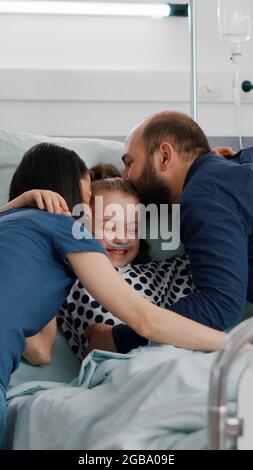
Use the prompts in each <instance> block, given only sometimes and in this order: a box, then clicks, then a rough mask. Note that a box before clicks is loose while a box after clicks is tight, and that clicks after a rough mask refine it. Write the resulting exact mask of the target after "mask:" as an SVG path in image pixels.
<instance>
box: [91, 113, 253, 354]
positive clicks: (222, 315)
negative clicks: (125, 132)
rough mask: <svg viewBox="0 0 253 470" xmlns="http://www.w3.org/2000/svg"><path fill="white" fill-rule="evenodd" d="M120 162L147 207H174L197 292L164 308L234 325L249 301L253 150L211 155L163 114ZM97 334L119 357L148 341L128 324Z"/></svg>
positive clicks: (191, 130) (201, 140) (201, 138)
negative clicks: (107, 339) (177, 207)
mask: <svg viewBox="0 0 253 470" xmlns="http://www.w3.org/2000/svg"><path fill="white" fill-rule="evenodd" d="M123 162H124V165H125V171H124V175H123V177H124V178H125V179H127V180H128V181H130V182H131V183H132V184H133V185H134V186H135V187H136V189H137V190H138V192H139V193H140V195H141V197H142V199H143V202H144V203H145V204H149V203H156V204H164V203H167V204H169V207H170V205H171V203H179V204H180V209H181V222H180V229H181V239H182V242H183V244H184V247H185V251H186V253H187V254H188V256H189V259H190V264H191V271H192V276H193V282H194V285H195V290H194V292H193V293H192V294H190V295H188V296H187V297H184V298H182V299H180V300H179V301H177V302H176V303H175V304H174V305H172V306H171V307H170V310H172V311H174V312H177V313H179V314H181V315H183V316H185V317H188V318H190V319H193V320H195V321H198V322H200V323H203V324H205V325H208V326H210V327H212V328H215V329H218V330H227V329H230V328H231V327H233V326H235V325H236V324H237V323H238V322H239V321H240V319H241V316H242V313H243V310H244V307H245V303H246V300H247V299H248V300H249V301H250V302H253V148H248V149H244V150H242V151H241V152H239V153H238V154H237V155H236V156H235V157H234V158H233V159H230V160H228V159H226V158H223V157H220V156H217V155H215V152H212V151H211V149H210V146H209V143H208V140H207V138H206V136H205V134H204V133H203V131H202V129H201V128H200V127H199V126H198V125H197V124H196V123H195V122H194V121H193V120H192V119H191V118H190V117H188V116H187V115H185V114H182V113H177V112H162V113H159V114H156V115H154V116H152V117H151V118H148V119H147V120H145V121H143V122H142V123H140V124H139V125H138V126H137V127H136V128H135V129H134V130H133V131H132V132H131V133H130V135H129V136H128V138H127V139H126V142H125V149H124V155H123ZM168 210H169V208H168ZM101 327H102V325H101ZM102 328H103V327H102ZM96 334H98V335H99V334H100V338H99V341H100V342H99V344H100V347H103V340H102V343H101V338H102V339H103V335H105V336H108V335H111V336H112V340H113V342H114V345H115V348H116V350H117V351H118V352H122V353H126V352H128V351H129V350H131V349H132V348H135V347H138V346H140V345H145V344H147V340H146V339H145V338H142V337H140V336H138V335H137V334H136V333H135V332H134V331H132V330H131V329H130V328H129V327H128V326H126V325H117V326H114V327H113V328H112V330H111V331H110V330H109V329H108V330H105V331H103V329H101V332H99V330H97V332H96ZM93 341H94V344H95V345H96V338H95V337H94V338H93ZM101 345H102V346H101Z"/></svg>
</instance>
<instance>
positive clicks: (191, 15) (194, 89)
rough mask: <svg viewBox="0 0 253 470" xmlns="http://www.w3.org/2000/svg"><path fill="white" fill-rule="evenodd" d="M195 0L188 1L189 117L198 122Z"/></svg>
mask: <svg viewBox="0 0 253 470" xmlns="http://www.w3.org/2000/svg"><path fill="white" fill-rule="evenodd" d="M196 22H197V21H196V0H190V1H189V26H190V36H191V117H192V119H194V121H196V122H197V120H198V112H197V92H198V77H197V38H196V29H197V28H196Z"/></svg>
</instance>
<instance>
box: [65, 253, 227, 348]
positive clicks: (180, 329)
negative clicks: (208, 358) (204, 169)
mask: <svg viewBox="0 0 253 470" xmlns="http://www.w3.org/2000/svg"><path fill="white" fill-rule="evenodd" d="M68 260H69V262H70V264H71V266H72V268H73V270H74V272H75V274H76V276H77V277H78V278H79V279H80V281H81V283H82V284H83V285H84V286H85V287H86V288H87V289H88V291H89V292H90V293H91V295H92V296H93V297H94V298H95V299H97V300H98V301H99V302H100V303H101V304H102V305H104V307H105V308H107V309H108V310H109V311H110V312H112V313H113V314H114V315H116V316H117V317H118V318H120V319H121V320H122V321H123V322H124V323H126V324H127V325H128V326H130V327H131V328H133V329H134V330H135V331H136V332H137V333H138V334H140V335H141V336H144V337H145V338H147V339H149V340H152V341H155V342H158V343H166V344H173V345H175V346H180V347H183V348H187V349H199V350H203V351H214V350H217V349H220V348H221V347H222V346H223V344H224V341H225V339H226V337H227V335H226V334H225V333H223V332H221V331H217V330H214V329H212V328H209V327H206V326H204V325H201V324H200V323H197V322H195V321H193V320H189V319H188V318H185V317H183V316H181V315H179V314H177V313H174V312H171V311H169V310H166V309H163V308H160V307H157V306H156V305H154V304H152V303H151V302H148V301H147V300H146V299H144V298H143V297H142V296H141V295H140V294H138V293H137V292H136V291H135V290H134V289H133V288H132V287H131V286H129V285H128V283H127V282H125V281H124V280H123V279H122V278H121V277H120V275H119V274H118V273H117V272H116V271H115V270H114V269H113V267H112V265H111V263H110V262H109V260H108V259H107V258H106V257H105V256H104V255H102V254H100V253H70V254H69V255H68Z"/></svg>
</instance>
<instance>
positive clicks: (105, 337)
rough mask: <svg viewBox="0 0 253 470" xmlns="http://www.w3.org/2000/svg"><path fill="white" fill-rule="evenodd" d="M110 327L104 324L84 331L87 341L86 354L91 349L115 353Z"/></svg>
mask: <svg viewBox="0 0 253 470" xmlns="http://www.w3.org/2000/svg"><path fill="white" fill-rule="evenodd" d="M112 328H113V327H112V326H111V325H105V324H104V323H102V324H101V323H100V324H96V325H92V326H89V327H88V328H86V329H85V333H84V334H85V336H86V338H87V339H88V342H89V344H88V348H87V354H89V353H90V352H91V351H92V350H93V349H102V350H103V351H111V352H117V349H116V347H115V344H114V340H113V336H112Z"/></svg>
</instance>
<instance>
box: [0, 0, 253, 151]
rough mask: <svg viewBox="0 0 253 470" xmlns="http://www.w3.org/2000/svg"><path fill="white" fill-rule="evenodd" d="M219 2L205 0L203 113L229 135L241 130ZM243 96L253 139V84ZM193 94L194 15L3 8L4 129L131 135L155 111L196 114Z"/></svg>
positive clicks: (246, 75)
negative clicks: (91, 13) (84, 14)
mask: <svg viewBox="0 0 253 470" xmlns="http://www.w3.org/2000/svg"><path fill="white" fill-rule="evenodd" d="M250 3H251V7H252V17H253V0H250ZM216 5H217V3H216V0H212V1H210V0H198V1H197V12H198V15H197V16H198V17H197V55H198V77H199V88H198V99H199V105H198V112H199V118H198V120H199V123H200V125H201V126H202V127H203V128H204V130H205V132H206V133H207V134H208V136H212V137H215V138H216V141H217V142H220V141H222V140H223V138H224V137H229V138H232V137H234V136H236V135H237V133H238V130H237V128H236V126H235V118H234V110H233V104H232V91H231V82H232V66H231V64H230V61H229V48H228V47H227V46H226V45H225V44H224V42H223V41H222V38H221V37H220V35H219V30H218V21H217V11H216ZM252 45H253V40H252V39H251V40H250V41H249V42H248V43H247V44H245V46H244V47H243V56H242V58H241V61H240V64H239V65H240V74H241V81H243V80H245V79H249V80H253V66H252V64H253V47H252ZM241 99H242V105H241V108H240V110H239V122H240V128H241V132H242V134H243V135H244V136H248V137H249V139H248V140H247V143H249V144H250V143H252V138H251V137H252V135H253V125H252V117H251V116H252V111H253V91H252V92H251V93H248V94H245V93H243V92H242V94H241ZM189 100H190V36H189V25H188V19H187V18H164V19H160V20H157V19H147V18H115V17H114V18H113V17H111V18H105V17H75V16H69V17H64V16H43V15H42V16H34V15H31V16H29V15H2V16H0V127H6V128H11V129H16V130H20V131H26V132H32V133H39V134H49V135H61V136H62V135H69V136H103V137H114V138H117V139H121V138H123V137H124V136H125V135H126V134H127V132H128V131H129V129H130V128H131V127H132V126H133V125H134V124H135V123H136V122H137V121H139V120H140V119H142V118H143V117H145V116H147V115H149V114H151V113H153V112H157V111H160V110H163V109H176V110H180V111H185V112H188V113H189V112H190V106H189ZM245 141H246V140H245ZM225 143H229V142H228V140H226V142H225Z"/></svg>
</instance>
